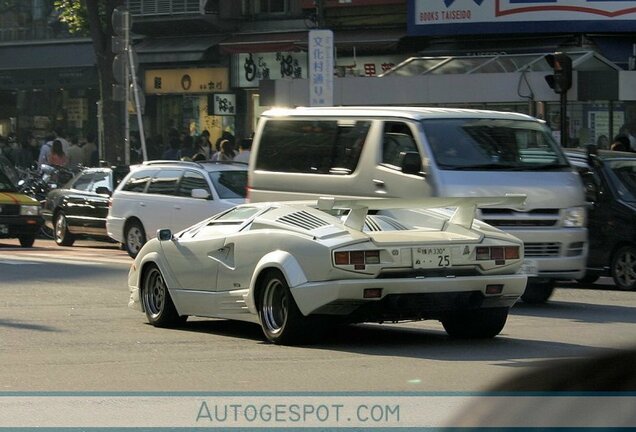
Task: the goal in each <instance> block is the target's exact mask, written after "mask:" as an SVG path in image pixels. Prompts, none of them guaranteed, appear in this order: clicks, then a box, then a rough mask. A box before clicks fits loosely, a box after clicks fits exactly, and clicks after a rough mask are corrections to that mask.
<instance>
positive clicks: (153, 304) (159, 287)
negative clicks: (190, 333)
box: [141, 265, 188, 327]
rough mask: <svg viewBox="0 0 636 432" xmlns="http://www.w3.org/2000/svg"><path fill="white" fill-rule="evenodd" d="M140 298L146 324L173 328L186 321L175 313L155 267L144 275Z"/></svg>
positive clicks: (184, 317)
mask: <svg viewBox="0 0 636 432" xmlns="http://www.w3.org/2000/svg"><path fill="white" fill-rule="evenodd" d="M141 298H142V302H143V305H144V311H145V312H146V317H147V318H148V322H149V323H150V324H152V325H153V326H155V327H173V326H176V325H179V324H182V323H184V322H185V321H186V320H187V319H188V317H187V315H179V314H178V313H177V309H176V308H175V307H174V303H173V302H172V298H171V297H170V292H169V291H168V287H167V286H166V282H165V280H164V278H163V275H162V274H161V271H160V270H159V268H158V267H157V266H155V265H152V266H151V267H150V268H149V269H148V270H147V271H146V272H145V274H144V277H143V281H142V287H141Z"/></svg>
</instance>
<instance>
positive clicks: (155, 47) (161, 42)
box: [135, 35, 226, 63]
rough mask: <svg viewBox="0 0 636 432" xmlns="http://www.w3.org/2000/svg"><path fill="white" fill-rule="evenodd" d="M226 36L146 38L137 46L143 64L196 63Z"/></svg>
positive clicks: (136, 50) (136, 49)
mask: <svg viewBox="0 0 636 432" xmlns="http://www.w3.org/2000/svg"><path fill="white" fill-rule="evenodd" d="M225 38H226V36H225V35H204V36H180V37H161V38H146V39H143V40H142V41H141V42H139V43H137V44H135V52H136V53H137V55H138V56H139V61H140V62H141V63H172V62H194V61H200V60H202V59H203V56H204V55H205V52H206V51H207V50H208V49H210V48H212V47H214V46H216V45H218V44H219V42H220V41H222V40H223V39H225Z"/></svg>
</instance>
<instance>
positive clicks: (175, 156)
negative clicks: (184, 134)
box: [162, 136, 180, 160]
mask: <svg viewBox="0 0 636 432" xmlns="http://www.w3.org/2000/svg"><path fill="white" fill-rule="evenodd" d="M179 144H180V143H179V137H178V136H172V137H171V138H170V140H169V144H168V145H169V147H168V148H167V149H166V151H164V152H163V155H162V159H164V160H179Z"/></svg>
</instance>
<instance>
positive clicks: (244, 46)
mask: <svg viewBox="0 0 636 432" xmlns="http://www.w3.org/2000/svg"><path fill="white" fill-rule="evenodd" d="M219 46H220V48H221V51H222V52H224V53H226V54H239V53H248V52H253V53H256V52H278V51H283V52H293V51H300V50H303V49H307V32H306V31H300V32H284V33H240V34H235V35H233V36H231V37H230V38H228V39H226V40H224V41H223V42H221V43H220V44H219Z"/></svg>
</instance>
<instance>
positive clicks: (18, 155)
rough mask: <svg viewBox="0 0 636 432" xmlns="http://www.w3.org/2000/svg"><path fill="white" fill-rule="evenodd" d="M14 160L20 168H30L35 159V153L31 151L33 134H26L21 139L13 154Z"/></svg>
mask: <svg viewBox="0 0 636 432" xmlns="http://www.w3.org/2000/svg"><path fill="white" fill-rule="evenodd" d="M13 157H14V160H13V162H14V163H15V165H16V166H17V167H20V168H29V167H31V164H33V162H34V161H35V159H34V158H33V153H32V152H31V136H30V135H28V136H24V137H23V138H22V139H21V140H20V146H19V147H18V148H17V149H16V151H15V153H14V154H13Z"/></svg>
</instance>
